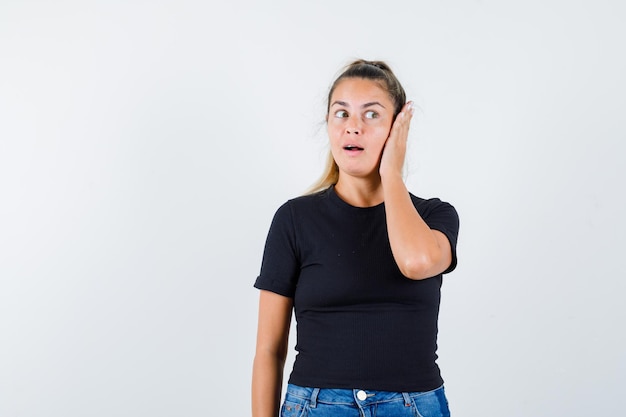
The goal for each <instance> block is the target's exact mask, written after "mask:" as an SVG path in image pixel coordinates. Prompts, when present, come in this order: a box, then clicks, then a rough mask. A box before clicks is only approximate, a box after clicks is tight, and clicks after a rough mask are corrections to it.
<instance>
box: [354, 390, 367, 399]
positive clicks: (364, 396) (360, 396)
mask: <svg viewBox="0 0 626 417" xmlns="http://www.w3.org/2000/svg"><path fill="white" fill-rule="evenodd" d="M356 397H357V398H358V399H359V400H361V401H365V400H366V399H367V393H366V392H365V391H363V390H360V391H359V392H357V393H356Z"/></svg>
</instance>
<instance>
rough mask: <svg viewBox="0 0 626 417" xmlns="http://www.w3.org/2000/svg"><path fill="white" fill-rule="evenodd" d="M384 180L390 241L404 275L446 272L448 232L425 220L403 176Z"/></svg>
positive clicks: (422, 276) (449, 256)
mask: <svg viewBox="0 0 626 417" xmlns="http://www.w3.org/2000/svg"><path fill="white" fill-rule="evenodd" d="M382 181H383V192H384V196H385V197H384V198H385V211H386V219H387V233H388V235H389V243H390V244H391V251H392V253H393V257H394V259H395V261H396V263H397V264H398V267H399V268H400V271H401V272H402V274H403V275H404V276H406V277H407V278H411V279H416V280H419V279H425V278H430V277H433V276H435V275H438V274H440V273H442V272H443V271H445V270H446V269H447V268H448V267H449V266H450V263H451V262H452V248H451V246H450V241H449V240H448V238H447V237H446V235H444V234H443V233H442V232H440V231H438V230H432V229H431V228H430V227H428V225H427V224H426V222H424V220H423V219H422V217H421V216H420V215H419V213H418V212H417V209H416V208H415V206H414V205H413V202H412V201H411V196H410V195H409V192H408V190H407V189H406V186H405V185H404V181H403V179H402V177H401V176H400V175H390V176H388V177H384V178H383V179H382Z"/></svg>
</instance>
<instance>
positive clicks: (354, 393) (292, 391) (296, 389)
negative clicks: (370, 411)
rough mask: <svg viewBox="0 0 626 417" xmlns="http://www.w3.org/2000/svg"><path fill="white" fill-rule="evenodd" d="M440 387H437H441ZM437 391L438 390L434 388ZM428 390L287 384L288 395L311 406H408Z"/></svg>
mask: <svg viewBox="0 0 626 417" xmlns="http://www.w3.org/2000/svg"><path fill="white" fill-rule="evenodd" d="M441 388H442V387H439V388H437V389H441ZM433 391H436V390H433ZM428 392H432V391H427V392H393V391H376V390H365V389H359V388H355V389H336V388H310V387H301V386H298V385H293V384H289V385H287V395H292V396H294V397H298V398H302V399H305V400H309V401H310V406H311V407H312V408H315V407H316V405H317V403H318V402H321V403H324V404H346V405H347V404H355V403H357V404H360V405H361V406H365V405H370V404H374V403H381V402H391V401H404V403H405V404H406V405H407V406H408V405H409V404H410V403H411V398H412V397H419V396H420V395H424V394H426V393H428Z"/></svg>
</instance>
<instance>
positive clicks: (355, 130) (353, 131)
mask: <svg viewBox="0 0 626 417" xmlns="http://www.w3.org/2000/svg"><path fill="white" fill-rule="evenodd" d="M346 133H347V134H349V135H358V134H360V133H361V126H360V124H359V121H358V119H355V118H352V117H351V118H350V120H349V121H348V124H347V125H346Z"/></svg>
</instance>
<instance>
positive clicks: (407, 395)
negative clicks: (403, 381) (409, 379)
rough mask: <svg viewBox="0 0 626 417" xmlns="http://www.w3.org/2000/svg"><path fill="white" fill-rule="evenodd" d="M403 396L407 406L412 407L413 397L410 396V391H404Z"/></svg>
mask: <svg viewBox="0 0 626 417" xmlns="http://www.w3.org/2000/svg"><path fill="white" fill-rule="evenodd" d="M402 398H404V405H405V406H406V407H410V406H411V397H409V393H408V392H403V393H402Z"/></svg>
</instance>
